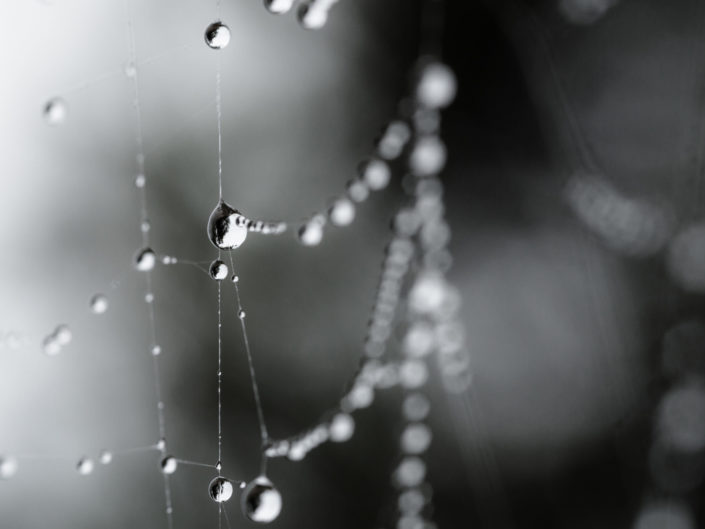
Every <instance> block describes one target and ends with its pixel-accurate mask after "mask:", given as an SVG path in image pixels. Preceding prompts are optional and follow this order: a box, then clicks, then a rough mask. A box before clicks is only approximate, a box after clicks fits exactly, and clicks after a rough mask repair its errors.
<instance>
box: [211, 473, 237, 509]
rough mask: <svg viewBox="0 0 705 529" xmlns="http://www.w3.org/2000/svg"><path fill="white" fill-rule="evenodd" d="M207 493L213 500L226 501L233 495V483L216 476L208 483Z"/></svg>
mask: <svg viewBox="0 0 705 529" xmlns="http://www.w3.org/2000/svg"><path fill="white" fill-rule="evenodd" d="M208 494H209V495H210V497H211V499H212V500H213V501H214V502H217V503H223V502H226V501H228V500H229V499H230V498H232V496H233V484H232V483H230V481H229V480H228V479H226V478H224V477H221V476H218V477H217V478H214V479H213V480H212V481H211V482H210V484H209V485H208Z"/></svg>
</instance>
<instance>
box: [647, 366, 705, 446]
mask: <svg viewBox="0 0 705 529" xmlns="http://www.w3.org/2000/svg"><path fill="white" fill-rule="evenodd" d="M704 417H705V384H703V383H702V381H700V380H687V381H685V382H683V383H681V384H679V385H678V386H676V387H674V388H673V389H671V390H670V391H669V392H668V393H667V394H666V395H665V396H664V398H663V400H662V401H661V404H660V406H659V412H658V426H659V434H660V436H661V437H662V440H663V441H664V442H665V443H666V444H667V445H669V446H671V447H673V448H674V449H676V450H679V451H682V452H687V453H692V452H698V451H701V450H703V449H705V421H704V420H703V418H704Z"/></svg>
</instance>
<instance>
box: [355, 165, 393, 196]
mask: <svg viewBox="0 0 705 529" xmlns="http://www.w3.org/2000/svg"><path fill="white" fill-rule="evenodd" d="M358 173H359V174H360V178H362V179H363V180H364V182H365V183H366V184H367V187H369V188H370V189H371V190H372V191H379V190H380V189H384V188H385V187H387V185H389V181H390V180H391V178H392V171H391V169H390V168H389V165H388V164H387V162H385V161H384V160H380V159H378V158H372V159H371V160H367V161H365V162H362V163H361V164H360V167H359V168H358Z"/></svg>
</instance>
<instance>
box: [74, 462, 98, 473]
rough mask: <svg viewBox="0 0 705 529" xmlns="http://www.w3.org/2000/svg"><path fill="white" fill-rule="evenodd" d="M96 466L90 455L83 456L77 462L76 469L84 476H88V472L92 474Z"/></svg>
mask: <svg viewBox="0 0 705 529" xmlns="http://www.w3.org/2000/svg"><path fill="white" fill-rule="evenodd" d="M94 468H95V463H94V462H93V460H92V459H91V458H90V457H83V458H81V459H80V460H79V461H78V463H77V464H76V470H77V471H78V473H79V474H81V475H82V476H87V475H88V474H91V473H92V472H93V469H94Z"/></svg>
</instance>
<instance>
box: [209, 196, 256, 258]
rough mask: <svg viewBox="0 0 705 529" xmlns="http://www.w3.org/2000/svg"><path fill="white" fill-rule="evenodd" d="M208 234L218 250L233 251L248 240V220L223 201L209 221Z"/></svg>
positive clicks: (214, 210)
mask: <svg viewBox="0 0 705 529" xmlns="http://www.w3.org/2000/svg"><path fill="white" fill-rule="evenodd" d="M207 232H208V239H209V240H210V241H211V242H212V243H213V245H214V246H215V247H216V248H220V249H221V250H232V249H234V248H237V247H239V246H240V245H241V244H242V243H244V242H245V239H246V238H247V219H246V218H245V217H244V216H243V215H241V214H240V212H239V211H237V210H235V209H233V208H232V207H230V206H229V205H228V204H226V203H225V202H223V201H222V200H221V201H220V202H218V204H217V205H216V206H215V208H214V209H213V212H212V213H211V216H210V217H209V219H208V226H207Z"/></svg>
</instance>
